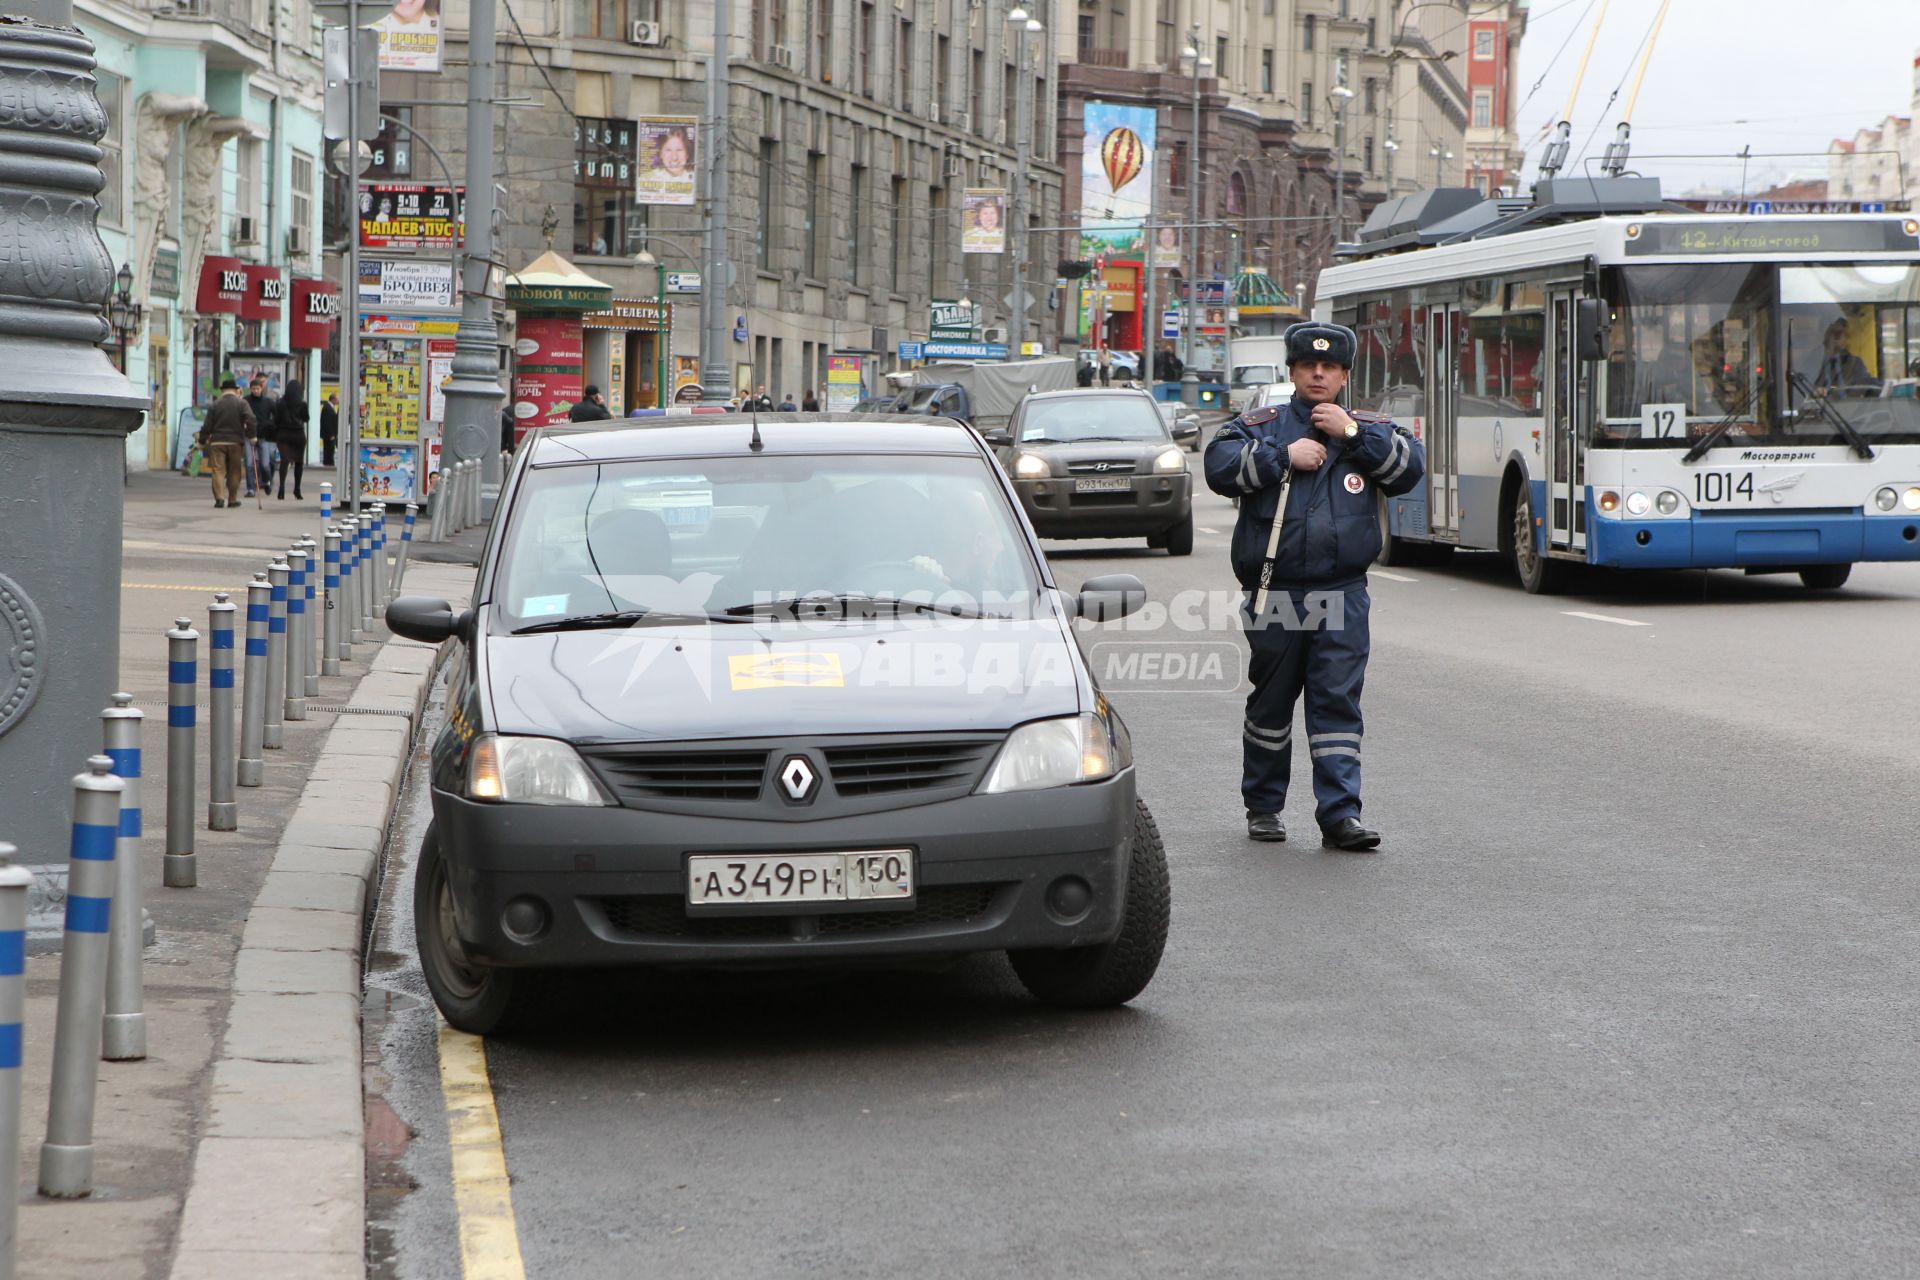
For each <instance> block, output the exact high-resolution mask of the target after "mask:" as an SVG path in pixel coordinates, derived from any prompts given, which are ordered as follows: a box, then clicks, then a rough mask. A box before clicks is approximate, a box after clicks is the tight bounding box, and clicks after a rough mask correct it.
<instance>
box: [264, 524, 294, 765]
mask: <svg viewBox="0 0 1920 1280" xmlns="http://www.w3.org/2000/svg"><path fill="white" fill-rule="evenodd" d="M291 572H293V571H292V570H291V569H290V568H288V567H287V562H286V561H285V560H275V561H274V562H273V563H272V564H270V565H268V566H267V582H268V583H269V584H270V586H271V588H272V590H271V591H270V592H269V593H268V596H267V706H266V712H267V715H266V719H265V721H264V722H263V723H262V725H261V733H260V745H261V746H263V747H265V748H266V749H267V750H269V751H278V750H279V749H280V748H281V747H282V746H284V745H285V744H286V730H285V728H284V727H283V726H284V720H283V718H282V717H283V716H284V714H285V712H286V709H287V708H286V699H287V575H288V574H289V573H291Z"/></svg>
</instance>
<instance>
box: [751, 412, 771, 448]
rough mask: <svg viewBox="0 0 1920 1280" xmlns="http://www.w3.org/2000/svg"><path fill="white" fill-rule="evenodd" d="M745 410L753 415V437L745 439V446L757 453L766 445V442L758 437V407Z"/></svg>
mask: <svg viewBox="0 0 1920 1280" xmlns="http://www.w3.org/2000/svg"><path fill="white" fill-rule="evenodd" d="M747 412H748V413H751V414H752V415H753V439H751V440H749V441H747V448H749V449H751V450H753V451H754V452H755V453H758V452H760V451H761V450H762V449H764V448H766V447H767V446H766V443H765V442H764V441H763V440H761V439H760V411H759V410H758V409H749V410H747Z"/></svg>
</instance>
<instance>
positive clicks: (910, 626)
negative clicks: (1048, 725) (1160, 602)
mask: <svg viewBox="0 0 1920 1280" xmlns="http://www.w3.org/2000/svg"><path fill="white" fill-rule="evenodd" d="M484 654H485V657H484V667H485V670H484V672H483V678H484V680H485V681H486V686H487V690H488V694H489V702H490V708H491V714H490V717H489V718H490V720H491V721H492V723H491V724H490V725H489V727H490V728H494V729H497V730H498V731H500V732H503V733H527V734H539V735H544V736H548V737H560V738H566V739H569V740H571V741H574V742H641V741H682V740H688V739H713V738H732V737H776V736H786V735H794V734H802V733H804V734H829V733H889V732H894V731H901V732H929V731H946V730H1004V729H1010V728H1012V727H1013V726H1014V725H1016V724H1020V723H1022V722H1024V721H1027V720H1035V719H1040V718H1042V717H1045V716H1058V715H1071V714H1074V713H1075V712H1077V711H1079V710H1080V704H1081V696H1082V695H1081V687H1082V684H1083V682H1084V681H1085V676H1084V675H1083V674H1082V672H1081V667H1080V662H1079V655H1078V651H1077V649H1076V648H1075V646H1074V644H1073V641H1072V639H1071V638H1070V637H1069V636H1068V634H1067V633H1066V630H1065V628H1064V627H1063V625H1062V624H1061V623H1060V622H1059V621H1058V620H1057V619H1055V618H1052V617H1043V618H1036V619H1031V620H1021V621H1013V622H1006V621H997V620H988V621H979V622H973V621H958V620H942V619H901V620H894V619H887V620H885V621H883V622H877V623H867V622H862V623H847V624H808V625H800V624H795V623H791V622H768V623H765V624H760V623H756V624H753V625H745V624H733V625H716V626H710V627H709V626H688V627H664V626H655V627H633V628H628V629H624V630H618V631H560V632H550V633H547V634H542V635H531V636H499V635H495V636H489V637H487V639H486V641H485V649H484Z"/></svg>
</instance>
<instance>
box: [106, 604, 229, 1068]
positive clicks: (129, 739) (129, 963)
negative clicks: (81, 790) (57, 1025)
mask: <svg viewBox="0 0 1920 1280" xmlns="http://www.w3.org/2000/svg"><path fill="white" fill-rule="evenodd" d="M222 598H224V593H223V595H222ZM213 607H214V608H215V609H218V608H219V607H220V606H219V605H217V604H216V605H214V606H213ZM226 608H227V612H228V613H229V614H231V613H232V612H233V606H232V605H228V606H227V607H226ZM219 618H220V615H219V614H217V613H216V614H214V620H215V621H214V625H215V626H216V627H218V626H219V625H220V623H219ZM226 627H227V640H228V647H227V652H228V653H229V654H231V653H232V652H233V647H232V640H233V620H232V618H228V619H227V623H226ZM213 634H214V636H215V637H216V639H217V638H218V636H219V634H220V633H219V632H218V631H217V630H216V631H215V632H214V633H213ZM227 673H228V674H229V675H231V674H232V673H233V665H232V660H231V658H229V660H228V665H227ZM229 687H231V682H229ZM227 710H228V712H229V713H231V712H232V710H233V707H232V703H231V697H229V703H228V707H227ZM100 719H101V722H102V724H101V727H102V728H103V729H104V731H105V733H106V748H107V759H109V760H111V761H113V774H114V776H115V777H116V778H119V779H120V781H121V783H122V784H124V785H122V787H121V788H120V822H119V825H118V827H117V828H116V831H117V833H118V835H117V838H116V839H115V841H114V850H113V900H114V908H115V909H114V912H113V921H112V924H111V925H110V927H109V928H108V931H107V1003H106V1014H105V1020H104V1021H103V1022H102V1023H101V1045H100V1056H101V1057H103V1058H105V1059H107V1061H109V1062H131V1061H133V1060H134V1059H137V1058H144V1057H146V1056H147V1014H146V995H145V991H144V983H143V982H142V980H141V976H140V949H141V947H142V946H143V945H144V943H145V941H146V939H145V938H144V937H142V936H141V928H142V925H141V919H140V898H141V894H140V723H141V721H142V720H144V719H145V717H144V716H142V715H141V714H140V713H139V712H138V711H135V710H134V709H133V695H132V694H130V693H116V694H114V695H113V705H112V706H111V707H108V708H107V709H106V710H105V711H102V712H101V713H100ZM232 739H233V726H232V725H231V724H229V725H228V726H227V740H228V746H229V748H231V746H232ZM227 765H228V767H229V769H231V767H232V765H233V760H232V757H231V755H229V756H228V760H227ZM214 776H215V777H218V776H219V766H218V764H217V757H216V764H215V768H214Z"/></svg>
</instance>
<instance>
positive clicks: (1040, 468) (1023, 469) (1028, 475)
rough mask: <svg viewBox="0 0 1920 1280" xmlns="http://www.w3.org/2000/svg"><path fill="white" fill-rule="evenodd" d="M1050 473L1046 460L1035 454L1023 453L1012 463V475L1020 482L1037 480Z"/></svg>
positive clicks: (1051, 470)
mask: <svg viewBox="0 0 1920 1280" xmlns="http://www.w3.org/2000/svg"><path fill="white" fill-rule="evenodd" d="M1052 472H1053V468H1051V467H1049V466H1048V465H1047V460H1046V459H1045V458H1043V457H1041V456H1040V455H1039V454H1037V453H1023V454H1021V455H1020V456H1019V457H1018V458H1016V459H1015V460H1014V463H1013V474H1014V475H1016V476H1019V477H1020V478H1021V479H1022V480H1039V479H1041V478H1043V477H1045V476H1048V475H1051V474H1052Z"/></svg>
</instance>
